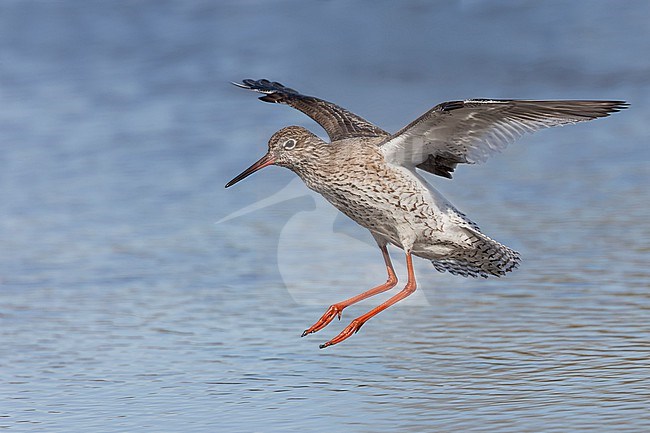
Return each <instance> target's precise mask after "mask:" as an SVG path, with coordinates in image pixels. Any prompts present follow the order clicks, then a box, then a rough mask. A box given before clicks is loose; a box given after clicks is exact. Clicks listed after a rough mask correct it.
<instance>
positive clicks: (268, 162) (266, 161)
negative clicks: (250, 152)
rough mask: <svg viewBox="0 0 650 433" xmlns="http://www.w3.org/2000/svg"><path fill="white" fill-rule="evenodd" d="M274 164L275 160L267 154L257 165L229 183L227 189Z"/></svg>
mask: <svg viewBox="0 0 650 433" xmlns="http://www.w3.org/2000/svg"><path fill="white" fill-rule="evenodd" d="M273 163H275V158H274V157H273V156H271V155H269V154H268V153H267V154H266V155H264V156H263V157H261V158H260V159H259V161H257V162H256V163H255V164H253V165H251V166H250V167H248V168H247V169H246V170H244V171H242V172H241V173H240V174H239V175H237V176H236V177H235V178H234V179H233V180H231V181H230V182H228V183H227V184H226V188H228V187H231V186H233V185H234V184H236V183H237V182H239V181H240V180H243V179H245V178H247V177H248V176H250V175H251V174H253V173H255V172H256V171H257V170H260V169H262V168H264V167H266V166H267V165H272V164H273Z"/></svg>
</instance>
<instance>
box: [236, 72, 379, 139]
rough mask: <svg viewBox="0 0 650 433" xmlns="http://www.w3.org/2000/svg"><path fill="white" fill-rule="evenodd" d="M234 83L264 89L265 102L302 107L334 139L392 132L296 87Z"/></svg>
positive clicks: (298, 108) (374, 135) (257, 82)
mask: <svg viewBox="0 0 650 433" xmlns="http://www.w3.org/2000/svg"><path fill="white" fill-rule="evenodd" d="M233 84H234V85H235V86H238V87H241V88H244V89H249V90H253V91H255V92H259V93H264V94H265V95H264V96H261V97H260V98H259V99H260V100H262V101H265V102H274V103H276V104H286V105H289V106H291V107H293V108H295V109H297V110H300V111H302V112H303V113H305V114H306V115H307V116H309V117H311V118H312V119H314V120H315V121H316V122H318V124H319V125H320V126H322V127H323V129H324V130H325V132H327V135H328V136H329V137H330V140H331V141H336V140H342V139H344V138H351V137H382V136H389V135H390V134H388V133H387V132H386V131H384V130H383V129H381V128H379V127H378V126H375V125H373V124H372V123H370V122H368V121H367V120H365V119H363V118H362V117H359V116H357V115H356V114H353V113H350V112H349V111H348V110H346V109H344V108H342V107H339V106H338V105H336V104H332V103H331V102H327V101H324V100H322V99H318V98H315V97H313V96H306V95H303V94H301V93H298V92H297V91H296V90H294V89H290V88H289V87H284V86H283V85H282V84H280V83H278V82H275V81H269V80H257V81H256V80H243V81H242V84H239V83H233Z"/></svg>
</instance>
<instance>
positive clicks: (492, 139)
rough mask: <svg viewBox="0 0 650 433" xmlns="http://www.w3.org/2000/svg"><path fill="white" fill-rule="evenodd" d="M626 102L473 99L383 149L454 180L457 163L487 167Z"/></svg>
mask: <svg viewBox="0 0 650 433" xmlns="http://www.w3.org/2000/svg"><path fill="white" fill-rule="evenodd" d="M627 107H628V104H626V103H625V102H623V101H571V100H566V101H562V100H560V101H533V100H530V101H527V100H490V99H469V100H465V101H450V102H444V103H442V104H439V105H437V106H435V107H433V108H432V109H431V110H429V111H428V112H426V113H424V114H423V115H422V116H421V117H419V118H418V119H416V120H415V121H414V122H412V123H411V124H410V125H408V126H406V127H405V128H403V129H402V130H400V131H398V132H397V133H396V134H394V135H392V136H390V137H388V138H387V139H386V140H385V141H384V142H383V143H381V144H380V148H381V151H382V152H383V153H384V155H385V157H386V159H387V160H388V161H389V162H391V163H394V164H399V165H404V166H409V167H413V166H415V167H418V168H421V169H423V170H426V171H428V172H431V173H433V174H437V175H439V176H443V177H448V178H451V173H452V172H453V171H454V169H455V168H456V166H457V165H458V164H462V163H466V164H476V163H481V162H485V161H486V160H487V159H488V157H489V156H490V155H492V154H494V153H496V152H499V151H501V150H503V149H504V148H505V147H506V146H508V145H509V144H510V143H512V142H514V141H515V140H517V139H518V138H520V137H521V136H522V135H524V134H526V133H531V132H535V131H538V130H540V129H543V128H550V127H553V126H560V125H567V124H572V123H577V122H583V121H587V120H592V119H596V118H599V117H606V116H609V115H610V114H611V113H614V112H617V111H620V110H622V109H625V108H627Z"/></svg>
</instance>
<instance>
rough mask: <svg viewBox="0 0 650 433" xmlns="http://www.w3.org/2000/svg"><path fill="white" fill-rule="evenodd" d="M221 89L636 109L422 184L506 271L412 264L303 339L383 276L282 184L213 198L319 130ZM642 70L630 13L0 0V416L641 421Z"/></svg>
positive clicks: (649, 22)
mask: <svg viewBox="0 0 650 433" xmlns="http://www.w3.org/2000/svg"><path fill="white" fill-rule="evenodd" d="M242 78H269V79H272V80H277V81H280V82H282V83H284V84H286V85H288V86H290V87H294V88H296V89H298V90H301V91H302V92H304V93H306V94H313V95H316V96H320V97H322V98H325V99H328V100H330V101H333V102H336V103H338V104H340V105H342V106H344V107H346V108H348V109H350V110H352V111H354V112H356V113H358V114H360V115H361V116H363V117H365V118H367V119H369V120H371V121H373V122H375V123H376V124H378V125H380V126H381V127H383V128H384V129H386V130H389V131H396V130H398V129H399V128H401V127H402V126H404V125H405V124H407V123H409V122H410V121H412V120H413V119H414V118H415V117H417V116H418V115H419V114H421V113H423V112H424V111H426V110H428V109H429V108H430V107H432V106H433V105H435V104H437V103H439V102H442V101H445V100H452V99H461V98H471V97H489V98H531V99H532V98H539V99H551V98H567V99H568V98H585V99H624V100H627V101H628V102H630V103H631V108H630V109H629V110H626V111H625V112H623V113H618V114H615V115H614V116H612V117H610V118H607V119H602V120H597V121H594V122H589V123H588V124H581V125H576V126H570V127H565V128H556V129H554V130H549V131H543V132H540V133H538V134H536V135H534V136H530V137H526V138H525V139H523V140H521V141H520V142H518V143H516V144H515V145H513V146H511V147H510V148H509V149H508V150H507V151H506V152H504V153H503V154H501V155H498V156H496V157H494V158H493V159H491V160H490V161H489V162H488V163H487V164H485V165H482V166H471V167H470V166H463V167H460V168H459V169H458V170H457V172H456V175H455V178H454V180H453V181H448V180H446V179H442V178H433V177H432V178H430V180H431V182H432V183H433V184H434V185H435V186H436V188H439V189H440V190H441V191H442V192H443V194H445V195H446V196H447V197H448V198H449V199H451V200H452V201H453V202H454V203H455V204H456V205H457V206H458V207H459V208H460V209H461V210H463V211H464V212H466V213H467V214H468V215H469V216H470V217H471V218H472V219H474V220H475V221H477V222H478V223H479V224H480V225H481V227H482V228H483V230H484V231H485V232H486V233H487V234H488V235H490V236H491V237H494V238H496V239H498V240H500V241H501V242H503V243H506V244H508V245H510V246H512V247H514V248H516V249H518V250H519V251H521V252H522V255H523V258H524V263H523V265H522V266H521V268H520V269H519V270H518V271H517V272H515V273H513V274H511V275H508V276H507V277H506V278H502V279H495V280H466V279H462V278H460V277H451V276H448V275H443V274H438V273H437V272H435V270H434V269H433V268H432V267H431V266H430V264H429V263H427V262H424V261H422V262H420V261H418V263H417V264H416V265H417V272H418V276H419V288H420V290H419V292H418V295H417V296H418V297H416V298H414V299H415V300H414V301H411V302H410V303H408V302H407V303H405V304H404V305H400V306H396V307H394V308H393V309H391V310H389V311H387V312H385V313H382V314H381V315H379V316H378V317H376V318H375V319H373V320H372V321H371V322H369V323H368V324H367V325H366V326H364V328H363V330H362V331H361V332H360V333H359V334H358V335H356V336H354V337H353V338H351V339H350V340H348V341H346V342H345V343H343V344H341V345H339V346H336V347H334V348H330V349H327V350H325V351H319V350H318V349H317V346H318V343H321V342H323V341H326V340H327V339H329V338H331V337H332V336H333V335H336V333H338V332H339V330H340V329H342V327H343V326H344V325H345V324H347V322H348V321H349V320H350V319H352V318H353V317H355V316H357V315H359V314H361V313H363V312H365V311H366V310H367V309H369V308H370V307H371V306H372V305H374V303H375V302H378V301H375V302H369V303H363V304H361V305H359V306H355V307H353V308H350V309H349V311H348V310H346V314H345V315H344V317H343V320H342V321H341V322H340V323H332V324H331V325H330V326H329V327H328V328H326V329H325V330H323V331H321V332H320V333H319V334H316V335H314V336H310V337H308V338H304V339H300V338H299V335H300V333H301V332H302V330H303V329H305V328H306V327H308V326H309V325H311V324H312V323H313V322H314V321H315V320H316V319H317V318H318V317H319V316H320V314H321V313H322V312H323V311H324V309H325V308H326V307H327V306H328V305H329V304H331V303H333V302H336V301H339V300H341V299H343V298H344V297H347V296H350V295H352V294H356V293H359V292H361V291H362V290H365V289H367V288H369V287H371V286H372V285H374V284H377V283H380V282H382V281H383V279H384V270H383V264H382V261H381V258H380V255H379V254H378V251H376V247H374V246H373V245H372V241H371V239H370V237H369V236H368V234H367V233H366V232H365V231H364V230H363V229H361V228H358V227H356V226H355V225H354V224H353V223H351V222H349V221H347V220H346V219H345V218H343V217H341V216H337V215H336V213H335V212H333V211H332V210H331V208H330V207H328V206H327V205H326V204H325V203H324V202H323V201H322V200H321V199H318V198H315V197H314V196H313V195H310V194H309V193H308V192H307V190H306V188H304V187H302V186H299V185H297V184H293V183H291V181H292V179H293V178H294V177H293V174H292V173H290V172H289V171H287V170H282V169H279V168H269V169H266V170H264V171H263V172H260V173H258V174H256V175H255V176H253V177H251V178H250V179H247V180H246V181H245V182H242V183H241V184H238V185H237V186H236V187H234V188H231V189H229V190H227V191H226V190H224V189H223V185H224V184H225V182H227V181H228V180H229V179H230V178H232V177H233V176H234V175H235V174H237V173H239V172H240V171H241V170H242V169H243V168H245V167H247V166H248V165H249V164H250V163H251V162H253V161H254V160H256V159H257V158H258V157H259V156H261V155H262V154H263V152H264V151H265V148H266V141H267V140H268V138H269V137H270V136H271V135H272V133H273V132H275V131H276V130H278V129H280V128H281V127H283V126H287V125H290V124H297V125H302V126H306V127H308V128H310V129H312V130H313V131H315V132H317V133H318V134H320V135H323V132H322V130H320V129H319V127H318V126H317V125H315V124H314V123H313V122H312V121H311V120H309V119H308V118H306V117H305V116H303V115H302V114H301V113H298V112H295V111H293V110H291V109H289V108H287V107H283V106H272V105H269V104H264V103H260V102H258V101H257V100H256V99H255V97H254V95H252V94H247V93H246V92H245V91H243V90H240V89H237V88H235V87H234V86H231V85H230V84H228V82H229V81H238V80H240V79H242ZM649 84H650V3H649V2H647V1H642V0H639V1H626V2H611V1H599V0H595V1H587V0H581V1H572V2H567V1H544V2H536V1H487V0H465V1H431V2H429V1H401V2H383V1H379V2H378V1H357V2H346V1H338V0H337V1H335V0H332V1H310V2H305V1H277V2H263V1H252V0H243V1H208V0H194V1H181V0H167V1H159V0H149V1H147V0H142V1H124V0H117V1H111V2H106V1H99V0H90V1H33V0H20V1H19V0H5V1H2V2H0V347H1V348H2V349H1V353H2V355H1V356H0V402H1V403H0V428H3V429H7V430H10V431H47V432H70V431H106V432H123V431H156V432H214V431H224V432H225V431H227V432H240V431H241V432H251V431H264V432H282V431H310V432H320V431H323V432H324V431H332V430H340V431H354V432H394V431H413V432H415V431H427V430H429V431H431V430H436V431H491V432H492V431H513V432H521V431H547V432H548V431H578V430H581V429H590V430H592V431H611V430H613V429H614V428H615V429H616V430H617V431H643V430H647V429H649V428H650V415H649V414H650V406H649V404H648V402H649V401H650V391H649V390H650V379H648V377H650V361H649V360H650V344H649V343H648V342H649V341H650V319H649V317H650V316H649V315H648V312H649V311H650V291H649V286H650V273H649V271H648V263H649V262H650V260H649V259H650V245H649V244H650V242H649V241H650V228H649V225H648V220H649V219H650V210H649V207H648V202H649V200H650V193H649V192H648V191H649V189H650V188H649V186H650V172H649V170H650V168H649V167H650V165H649V162H650V150H649V146H648V140H649V138H650V126H648V125H649V123H648V119H649V118H650V103H649V102H648V101H649V99H650V94H649V93H650V92H649V89H650V87H649ZM269 198H272V199H271V201H270V202H264V203H267V204H269V203H270V204H269V205H268V206H267V207H264V208H263V209H257V210H255V211H253V212H247V213H245V215H242V216H239V217H238V218H235V219H231V220H229V221H225V222H221V223H219V224H215V223H216V222H217V221H219V220H221V219H222V218H224V217H227V216H228V215H230V214H232V213H233V212H237V211H239V210H240V209H250V208H247V206H255V205H256V203H258V204H259V203H260V201H261V200H264V199H269ZM392 253H393V258H394V261H395V262H396V264H397V265H398V266H397V269H398V272H401V275H403V272H402V271H403V263H402V262H403V258H402V255H401V252H399V251H397V250H394V251H392Z"/></svg>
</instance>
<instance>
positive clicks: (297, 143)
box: [226, 79, 629, 349]
mask: <svg viewBox="0 0 650 433" xmlns="http://www.w3.org/2000/svg"><path fill="white" fill-rule="evenodd" d="M232 84H234V85H235V86H237V87H240V88H243V89H247V90H251V91H254V92H258V93H261V94H262V96H260V97H259V99H260V100H262V101H264V102H269V103H276V104H284V105H288V106H290V107H292V108H295V109H297V110H299V111H301V112H302V113H304V114H306V115H307V116H309V117H310V118H312V119H313V120H314V121H316V122H317V123H318V124H319V125H320V126H321V127H322V128H323V129H324V130H325V132H326V133H327V135H328V137H329V140H330V142H329V143H328V142H326V141H324V140H322V139H321V138H319V137H318V136H317V135H316V134H314V133H312V132H311V131H309V130H308V129H306V128H303V127H300V126H288V127H284V128H282V129H280V130H279V131H277V132H276V133H275V134H273V135H272V136H271V138H270V139H269V141H268V150H267V152H266V154H265V155H264V156H262V157H261V158H260V159H259V160H258V161H257V162H255V163H254V164H252V165H251V166H250V167H248V168H247V169H245V170H244V171H243V172H241V173H240V174H239V175H237V176H235V177H234V178H233V179H232V180H231V181H229V182H228V183H227V184H226V188H229V187H231V186H232V185H234V184H236V183H238V182H240V181H241V180H243V179H244V178H246V177H248V176H250V175H251V174H253V173H255V172H256V171H258V170H260V169H262V168H264V167H267V166H271V165H276V166H280V167H285V168H288V169H290V170H291V171H293V172H294V173H295V174H296V175H298V177H300V179H302V181H303V182H304V183H305V185H306V186H307V187H308V188H310V189H312V190H313V191H315V192H317V193H319V194H320V195H322V196H323V197H324V198H325V199H326V200H327V201H328V202H330V203H331V204H332V205H334V207H335V208H336V209H338V210H339V211H341V212H342V213H343V214H345V215H346V216H348V217H349V218H351V219H352V220H353V221H355V222H356V223H357V224H359V225H361V226H362V227H364V228H366V229H368V230H369V231H370V233H371V235H372V237H373V238H374V240H375V242H376V243H377V246H378V247H379V249H380V251H381V254H382V257H383V260H384V264H385V266H386V273H387V278H386V282H384V283H382V284H380V285H378V286H376V287H373V288H371V289H370V290H367V291H365V292H363V293H361V294H358V295H356V296H353V297H351V298H349V299H345V300H343V301H341V302H338V303H335V304H332V305H330V306H329V308H327V310H326V311H325V313H324V314H323V315H322V316H321V317H320V318H319V319H318V320H317V321H316V322H315V323H314V324H313V325H312V326H310V327H309V328H307V329H306V330H305V331H304V332H303V333H302V336H303V337H304V336H306V335H309V334H312V333H315V332H317V331H320V330H321V329H323V328H325V327H326V326H327V325H328V324H329V323H330V322H332V320H333V319H334V318H335V317H338V318H339V319H340V318H341V314H342V312H343V310H344V309H345V308H347V307H349V306H350V305H352V304H355V303H357V302H359V301H362V300H364V299H367V298H370V297H371V296H374V295H377V294H380V293H383V292H386V291H388V290H390V289H393V288H394V287H395V286H396V285H397V283H398V279H397V276H396V275H395V271H394V269H393V265H392V262H391V258H390V255H389V252H388V248H387V247H388V246H389V245H392V246H394V247H397V248H399V249H401V250H403V251H404V254H405V259H406V268H407V282H406V284H405V285H404V287H403V288H402V289H401V290H400V291H398V292H397V293H396V294H394V295H393V296H392V297H390V298H388V299H387V300H386V301H384V302H383V303H381V304H379V305H378V306H376V307H375V308H373V309H371V310H370V311H368V312H367V313H365V314H363V315H361V316H359V317H357V318H355V319H354V320H352V321H351V322H350V323H349V324H348V325H347V326H346V327H345V328H344V329H343V330H342V331H341V332H340V333H339V334H338V335H336V336H335V337H334V338H332V339H330V340H329V341H327V342H325V343H323V344H321V345H320V348H321V349H323V348H326V347H328V346H333V345H335V344H338V343H340V342H342V341H344V340H346V339H348V338H349V337H351V336H352V335H354V334H355V333H357V332H358V331H359V329H360V328H361V327H362V326H363V325H364V324H365V323H366V322H367V321H368V320H370V319H371V318H372V317H374V316H375V315H377V314H378V313H380V312H381V311H384V310H385V309H387V308H389V307H390V306H392V305H394V304H396V303H397V302H399V301H401V300H403V299H404V298H406V297H408V296H409V295H411V294H412V293H413V292H415V290H416V287H417V282H416V278H415V272H414V270H413V256H416V257H420V258H423V259H426V260H429V261H430V262H431V263H432V264H433V267H434V268H435V269H436V270H438V271H440V272H449V273H451V274H454V275H460V276H463V277H483V278H487V277H491V276H496V277H501V276H503V275H505V274H506V273H508V272H511V271H513V270H514V269H516V268H517V267H518V266H519V263H520V255H519V253H518V252H517V251H515V250H513V249H511V248H509V247H507V246H505V245H503V244H501V243H499V242H497V241H496V240H493V239H492V238H490V237H488V236H487V235H485V234H484V233H483V232H482V231H481V230H480V228H479V227H478V225H476V224H475V223H474V222H473V221H472V220H470V219H469V218H468V217H467V216H466V215H465V214H464V213H462V212H461V211H459V210H458V209H457V208H456V207H454V206H453V205H452V204H451V203H450V202H449V201H448V200H447V199H445V198H444V197H443V196H442V195H441V194H440V193H439V192H438V191H437V190H436V189H435V188H434V187H433V186H432V185H431V184H430V183H429V182H428V181H427V180H426V179H425V177H424V176H423V174H422V172H428V173H430V174H433V175H436V176H439V177H444V178H448V179H451V178H452V175H453V173H454V170H455V169H456V167H457V166H458V164H478V163H483V162H485V161H486V160H487V159H488V157H489V156H490V155H492V154H494V153H497V152H499V151H501V150H503V149H504V148H505V147H506V146H507V145H509V144H511V143H512V142H514V141H515V140H516V139H518V138H520V137H521V136H522V135H524V134H527V133H532V132H535V131H538V130H540V129H544V128H549V127H553V126H560V125H567V124H573V123H578V122H583V121H588V120H592V119H596V118H600V117H606V116H609V115H610V114H611V113H614V112H618V111H620V110H622V109H625V108H627V107H628V106H629V104H627V103H626V102H625V101H617V100H524V99H465V100H457V101H448V102H443V103H441V104H438V105H436V106H435V107H433V108H431V109H430V110H428V111H427V112H425V113H424V114H423V115H421V116H420V117H419V118H417V119H416V120H414V121H413V122H411V123H410V124H408V125H407V126H405V127H404V128H402V129H401V130H399V131H397V132H396V133H394V134H391V133H388V132H386V131H385V130H383V129H381V128H380V127H378V126H376V125H374V124H373V123H371V122H369V121H367V120H366V119H364V118H362V117H360V116H358V115H356V114H354V113H352V112H350V111H348V110H346V109H344V108H342V107H340V106H338V105H336V104H334V103H331V102H328V101H326V100H323V99H320V98H316V97H314V96H308V95H304V94H302V93H300V92H298V91H297V90H294V89H292V88H289V87H286V86H284V85H282V84H281V83H279V82H276V81H270V80H266V79H261V80H253V79H245V80H243V81H242V82H241V83H235V82H233V83H232Z"/></svg>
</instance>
